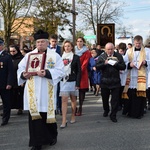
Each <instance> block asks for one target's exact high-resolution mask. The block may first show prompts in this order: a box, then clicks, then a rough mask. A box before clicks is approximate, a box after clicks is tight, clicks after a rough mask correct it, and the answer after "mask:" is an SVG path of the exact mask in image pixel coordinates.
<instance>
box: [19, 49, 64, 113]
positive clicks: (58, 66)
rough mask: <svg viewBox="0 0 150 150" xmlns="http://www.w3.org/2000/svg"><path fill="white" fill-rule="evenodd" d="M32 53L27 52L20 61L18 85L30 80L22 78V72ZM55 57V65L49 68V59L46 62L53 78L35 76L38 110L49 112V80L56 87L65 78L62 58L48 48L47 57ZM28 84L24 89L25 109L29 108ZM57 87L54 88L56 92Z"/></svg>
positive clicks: (35, 51)
mask: <svg viewBox="0 0 150 150" xmlns="http://www.w3.org/2000/svg"><path fill="white" fill-rule="evenodd" d="M37 52H38V50H37V49H35V50H33V51H32V52H30V53H37ZM30 53H27V54H26V55H25V57H24V58H23V59H22V60H21V61H20V63H19V65H18V71H17V76H18V85H21V84H23V83H24V82H28V80H23V79H22V78H21V74H22V72H24V71H25V70H26V65H27V60H28V56H29V54H30ZM49 57H50V58H53V60H54V62H55V64H54V67H52V68H48V67H47V59H46V62H45V68H44V69H48V70H49V72H50V74H51V76H52V79H48V78H45V77H39V76H33V79H34V83H35V96H36V100H37V101H36V102H37V109H38V112H47V106H48V82H50V83H51V84H52V85H53V86H54V87H56V86H57V83H58V82H59V81H60V80H61V79H62V78H63V76H64V64H63V61H62V58H61V57H60V56H59V55H58V54H57V53H56V52H54V51H51V50H50V49H49V48H47V53H46V58H49ZM26 85H27V84H25V89H24V110H29V107H28V96H27V88H28V87H27V86H26ZM55 90H56V88H54V93H56V92H55ZM54 107H55V109H56V95H54Z"/></svg>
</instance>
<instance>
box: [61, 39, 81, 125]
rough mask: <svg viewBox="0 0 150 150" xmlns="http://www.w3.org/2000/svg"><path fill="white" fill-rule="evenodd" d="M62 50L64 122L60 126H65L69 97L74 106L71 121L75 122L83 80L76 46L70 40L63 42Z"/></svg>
mask: <svg viewBox="0 0 150 150" xmlns="http://www.w3.org/2000/svg"><path fill="white" fill-rule="evenodd" d="M62 50H63V53H62V59H63V62H64V71H65V77H64V78H63V79H62V81H61V82H60V96H61V97H62V124H61V126H60V128H65V127H66V124H67V120H66V115H67V104H68V98H69V97H70V99H71V106H72V114H71V120H70V123H75V111H76V103H77V102H76V101H77V95H78V89H79V87H80V80H81V65H80V58H79V56H77V55H75V54H74V46H73V44H72V43H71V42H70V41H65V42H64V43H63V46H62Z"/></svg>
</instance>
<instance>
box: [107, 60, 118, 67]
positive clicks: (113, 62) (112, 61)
mask: <svg viewBox="0 0 150 150" xmlns="http://www.w3.org/2000/svg"><path fill="white" fill-rule="evenodd" d="M116 63H117V61H116V60H111V59H110V60H108V64H109V65H111V66H114V65H115V64H116Z"/></svg>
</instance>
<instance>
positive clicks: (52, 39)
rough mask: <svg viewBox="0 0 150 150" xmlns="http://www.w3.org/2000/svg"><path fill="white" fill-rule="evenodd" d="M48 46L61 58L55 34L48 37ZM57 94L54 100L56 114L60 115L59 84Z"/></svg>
mask: <svg viewBox="0 0 150 150" xmlns="http://www.w3.org/2000/svg"><path fill="white" fill-rule="evenodd" d="M49 42H50V45H49V48H50V49H51V50H53V51H55V52H56V53H58V54H59V55H60V56H61V47H60V46H59V45H57V42H58V36H57V35H56V34H53V35H51V36H50V41H49ZM56 88H57V93H56V98H57V100H56V101H57V109H56V114H62V111H61V97H60V96H59V92H60V83H58V84H57V87H56Z"/></svg>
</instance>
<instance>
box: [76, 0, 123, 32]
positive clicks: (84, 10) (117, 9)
mask: <svg viewBox="0 0 150 150" xmlns="http://www.w3.org/2000/svg"><path fill="white" fill-rule="evenodd" d="M77 3H78V8H77V9H78V12H79V13H80V14H82V19H83V21H84V22H86V26H87V27H88V29H92V30H93V32H94V34H96V27H97V24H101V23H117V22H119V17H120V16H122V7H123V6H124V5H125V3H124V2H119V1H117V0H77ZM80 20H81V19H80Z"/></svg>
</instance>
